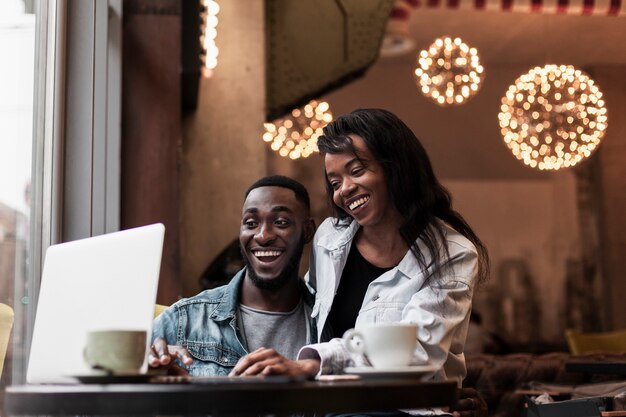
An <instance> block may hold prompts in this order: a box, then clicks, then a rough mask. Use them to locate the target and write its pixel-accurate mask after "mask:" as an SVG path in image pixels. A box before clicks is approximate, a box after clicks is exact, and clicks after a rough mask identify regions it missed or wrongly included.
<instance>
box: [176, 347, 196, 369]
mask: <svg viewBox="0 0 626 417" xmlns="http://www.w3.org/2000/svg"><path fill="white" fill-rule="evenodd" d="M170 354H171V355H174V356H176V357H177V358H178V359H179V360H180V361H181V362H182V363H184V364H185V365H187V366H189V365H191V363H192V362H193V359H192V357H191V354H190V353H189V351H187V349H185V348H181V347H177V348H175V349H172V351H170Z"/></svg>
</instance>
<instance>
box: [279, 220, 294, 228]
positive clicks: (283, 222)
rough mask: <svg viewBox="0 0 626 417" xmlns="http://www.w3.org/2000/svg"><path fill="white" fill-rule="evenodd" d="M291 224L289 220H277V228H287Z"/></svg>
mask: <svg viewBox="0 0 626 417" xmlns="http://www.w3.org/2000/svg"><path fill="white" fill-rule="evenodd" d="M290 224H291V222H289V220H284V219H278V220H276V225H277V226H281V227H285V226H289V225H290Z"/></svg>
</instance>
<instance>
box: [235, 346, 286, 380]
mask: <svg viewBox="0 0 626 417" xmlns="http://www.w3.org/2000/svg"><path fill="white" fill-rule="evenodd" d="M275 355H276V351H275V350H274V349H266V348H262V347H261V348H258V349H257V350H255V351H254V352H252V353H249V354H247V355H246V356H244V357H243V358H241V359H239V362H237V364H236V365H235V367H234V368H233V370H232V371H230V374H228V376H238V375H244V374H245V375H251V374H250V372H247V371H248V370H249V369H250V367H252V366H254V365H255V364H256V363H258V362H261V361H264V360H266V359H267V358H268V357H271V356H275ZM252 375H256V374H252Z"/></svg>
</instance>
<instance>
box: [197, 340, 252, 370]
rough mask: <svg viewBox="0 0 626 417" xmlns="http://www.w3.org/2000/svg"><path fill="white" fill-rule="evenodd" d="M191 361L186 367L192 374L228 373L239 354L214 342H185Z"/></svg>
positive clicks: (237, 359)
mask: <svg viewBox="0 0 626 417" xmlns="http://www.w3.org/2000/svg"><path fill="white" fill-rule="evenodd" d="M187 350H188V351H189V354H190V355H191V356H192V358H193V363H192V364H191V365H189V367H187V370H188V371H189V373H191V374H192V375H197V376H200V375H228V373H229V372H230V369H231V368H232V367H234V366H235V365H236V364H237V361H239V359H240V358H241V356H240V355H239V354H238V353H237V352H234V351H232V350H230V349H228V348H225V347H223V346H222V345H218V344H215V343H194V342H188V343H187Z"/></svg>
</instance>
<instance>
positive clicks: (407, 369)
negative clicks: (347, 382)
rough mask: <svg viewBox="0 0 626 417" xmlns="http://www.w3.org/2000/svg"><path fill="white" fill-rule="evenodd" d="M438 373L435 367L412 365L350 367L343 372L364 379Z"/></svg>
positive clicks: (411, 376) (413, 376)
mask: <svg viewBox="0 0 626 417" xmlns="http://www.w3.org/2000/svg"><path fill="white" fill-rule="evenodd" d="M436 371H437V367H436V366H433V365H412V366H401V367H393V368H373V367H370V366H362V367H348V368H345V369H344V370H343V372H344V373H346V374H351V375H359V376H361V377H362V378H415V377H419V376H424V375H427V374H431V373H434V372H436Z"/></svg>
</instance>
